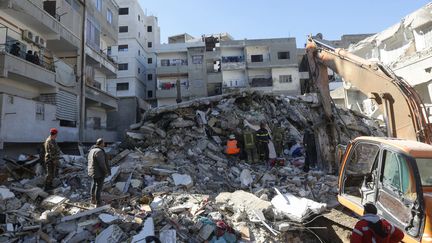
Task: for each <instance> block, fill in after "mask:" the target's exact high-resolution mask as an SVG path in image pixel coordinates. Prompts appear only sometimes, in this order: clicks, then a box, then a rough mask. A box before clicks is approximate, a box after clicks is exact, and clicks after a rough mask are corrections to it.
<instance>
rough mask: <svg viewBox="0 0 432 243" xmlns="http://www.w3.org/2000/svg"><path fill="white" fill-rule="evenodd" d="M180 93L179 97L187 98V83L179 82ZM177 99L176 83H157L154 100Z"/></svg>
mask: <svg viewBox="0 0 432 243" xmlns="http://www.w3.org/2000/svg"><path fill="white" fill-rule="evenodd" d="M180 86H181V88H180V93H181V97H189V96H190V92H189V89H188V81H187V80H182V81H181V85H180ZM176 97H177V85H176V82H159V85H158V89H157V90H156V98H157V99H161V98H176Z"/></svg>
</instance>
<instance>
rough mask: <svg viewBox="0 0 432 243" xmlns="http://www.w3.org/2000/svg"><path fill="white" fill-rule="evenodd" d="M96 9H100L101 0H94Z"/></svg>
mask: <svg viewBox="0 0 432 243" xmlns="http://www.w3.org/2000/svg"><path fill="white" fill-rule="evenodd" d="M96 9H97V10H98V11H99V12H100V11H102V0H96Z"/></svg>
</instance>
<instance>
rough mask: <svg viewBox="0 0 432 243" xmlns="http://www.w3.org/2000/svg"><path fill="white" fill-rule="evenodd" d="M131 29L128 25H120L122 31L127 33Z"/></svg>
mask: <svg viewBox="0 0 432 243" xmlns="http://www.w3.org/2000/svg"><path fill="white" fill-rule="evenodd" d="M128 31H129V28H128V26H119V32H120V33H127V32H128Z"/></svg>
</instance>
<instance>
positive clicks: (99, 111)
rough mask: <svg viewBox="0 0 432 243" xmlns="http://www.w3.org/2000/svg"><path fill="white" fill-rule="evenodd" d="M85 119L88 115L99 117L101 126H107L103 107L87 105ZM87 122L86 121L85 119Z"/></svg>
mask: <svg viewBox="0 0 432 243" xmlns="http://www.w3.org/2000/svg"><path fill="white" fill-rule="evenodd" d="M86 112H87V119H88V118H90V117H99V118H100V119H101V128H102V129H103V128H106V126H107V114H106V111H105V109H103V108H100V107H87V109H86ZM86 122H87V123H88V121H86Z"/></svg>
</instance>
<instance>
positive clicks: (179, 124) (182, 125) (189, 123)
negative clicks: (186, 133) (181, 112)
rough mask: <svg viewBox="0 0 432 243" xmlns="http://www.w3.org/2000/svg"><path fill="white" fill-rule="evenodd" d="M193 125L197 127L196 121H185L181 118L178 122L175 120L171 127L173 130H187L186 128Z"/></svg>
mask: <svg viewBox="0 0 432 243" xmlns="http://www.w3.org/2000/svg"><path fill="white" fill-rule="evenodd" d="M193 125H195V122H194V121H191V120H184V119H183V118H181V117H179V118H177V119H176V120H174V121H172V122H171V123H170V126H171V127H172V128H185V127H191V126H193Z"/></svg>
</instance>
